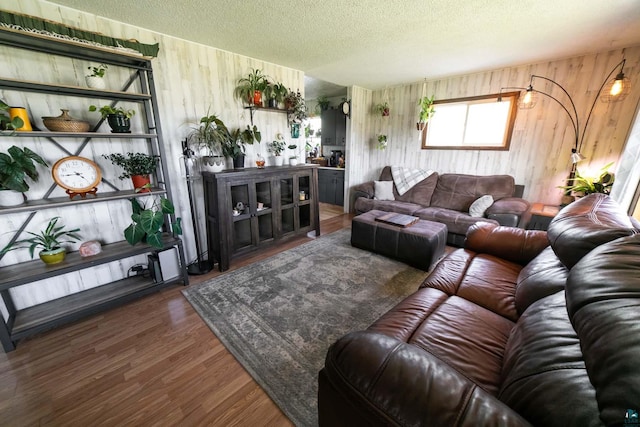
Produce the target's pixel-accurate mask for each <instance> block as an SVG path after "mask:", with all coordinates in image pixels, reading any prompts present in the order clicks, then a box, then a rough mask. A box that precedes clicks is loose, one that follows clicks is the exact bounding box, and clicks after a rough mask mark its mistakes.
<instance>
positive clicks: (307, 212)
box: [297, 175, 315, 228]
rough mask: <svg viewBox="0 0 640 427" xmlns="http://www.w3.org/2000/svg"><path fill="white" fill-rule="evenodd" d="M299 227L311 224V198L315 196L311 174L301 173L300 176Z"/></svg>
mask: <svg viewBox="0 0 640 427" xmlns="http://www.w3.org/2000/svg"><path fill="white" fill-rule="evenodd" d="M297 178H298V220H299V223H298V228H306V227H309V226H310V225H311V200H312V199H313V197H314V196H315V195H314V194H311V176H310V175H299V176H298V177H297Z"/></svg>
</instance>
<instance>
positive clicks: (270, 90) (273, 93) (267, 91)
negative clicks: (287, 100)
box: [264, 82, 289, 108]
mask: <svg viewBox="0 0 640 427" xmlns="http://www.w3.org/2000/svg"><path fill="white" fill-rule="evenodd" d="M287 93H289V89H287V87H286V86H285V85H284V84H283V83H269V82H268V83H267V86H266V87H265V88H264V96H265V97H266V98H267V105H268V106H269V107H271V108H278V104H280V103H283V102H284V97H285V96H286V95H287Z"/></svg>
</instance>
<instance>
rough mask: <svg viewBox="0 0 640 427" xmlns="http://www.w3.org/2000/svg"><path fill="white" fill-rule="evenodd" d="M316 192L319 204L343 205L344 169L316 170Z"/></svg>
mask: <svg viewBox="0 0 640 427" xmlns="http://www.w3.org/2000/svg"><path fill="white" fill-rule="evenodd" d="M318 191H319V194H320V202H321V203H330V204H332V205H340V206H342V205H344V169H337V168H335V169H325V168H320V169H319V170H318Z"/></svg>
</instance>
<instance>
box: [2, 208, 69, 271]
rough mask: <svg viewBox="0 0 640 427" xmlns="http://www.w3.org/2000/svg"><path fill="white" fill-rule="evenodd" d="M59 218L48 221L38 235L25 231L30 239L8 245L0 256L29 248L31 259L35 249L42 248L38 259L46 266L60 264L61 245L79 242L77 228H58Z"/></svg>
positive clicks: (62, 255) (61, 259)
mask: <svg viewBox="0 0 640 427" xmlns="http://www.w3.org/2000/svg"><path fill="white" fill-rule="evenodd" d="M59 219H60V217H58V216H56V217H53V218H51V219H50V220H49V224H47V227H46V228H45V229H44V231H41V232H40V234H36V233H32V232H30V231H27V232H26V233H27V234H30V235H31V236H32V237H30V238H28V239H23V240H16V241H15V242H13V243H9V244H8V245H7V246H5V247H4V249H2V251H1V252H0V254H2V255H4V254H5V253H7V252H9V251H13V250H16V249H24V248H29V254H30V255H31V258H33V253H34V251H35V250H36V248H42V250H41V251H40V252H39V256H40V259H41V260H42V261H43V262H44V263H46V264H57V263H59V262H62V261H63V260H64V258H65V255H66V250H65V248H64V247H63V246H62V244H63V243H73V242H77V241H78V240H80V235H78V234H77V233H78V231H80V229H79V228H74V229H73V230H65V229H64V226H62V225H61V226H58V220H59Z"/></svg>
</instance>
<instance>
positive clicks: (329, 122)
mask: <svg viewBox="0 0 640 427" xmlns="http://www.w3.org/2000/svg"><path fill="white" fill-rule="evenodd" d="M321 118H322V145H345V139H346V135H347V117H346V116H345V115H344V114H343V113H342V111H340V110H337V109H334V108H329V109H327V110H324V111H323V112H322V115H321Z"/></svg>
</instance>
